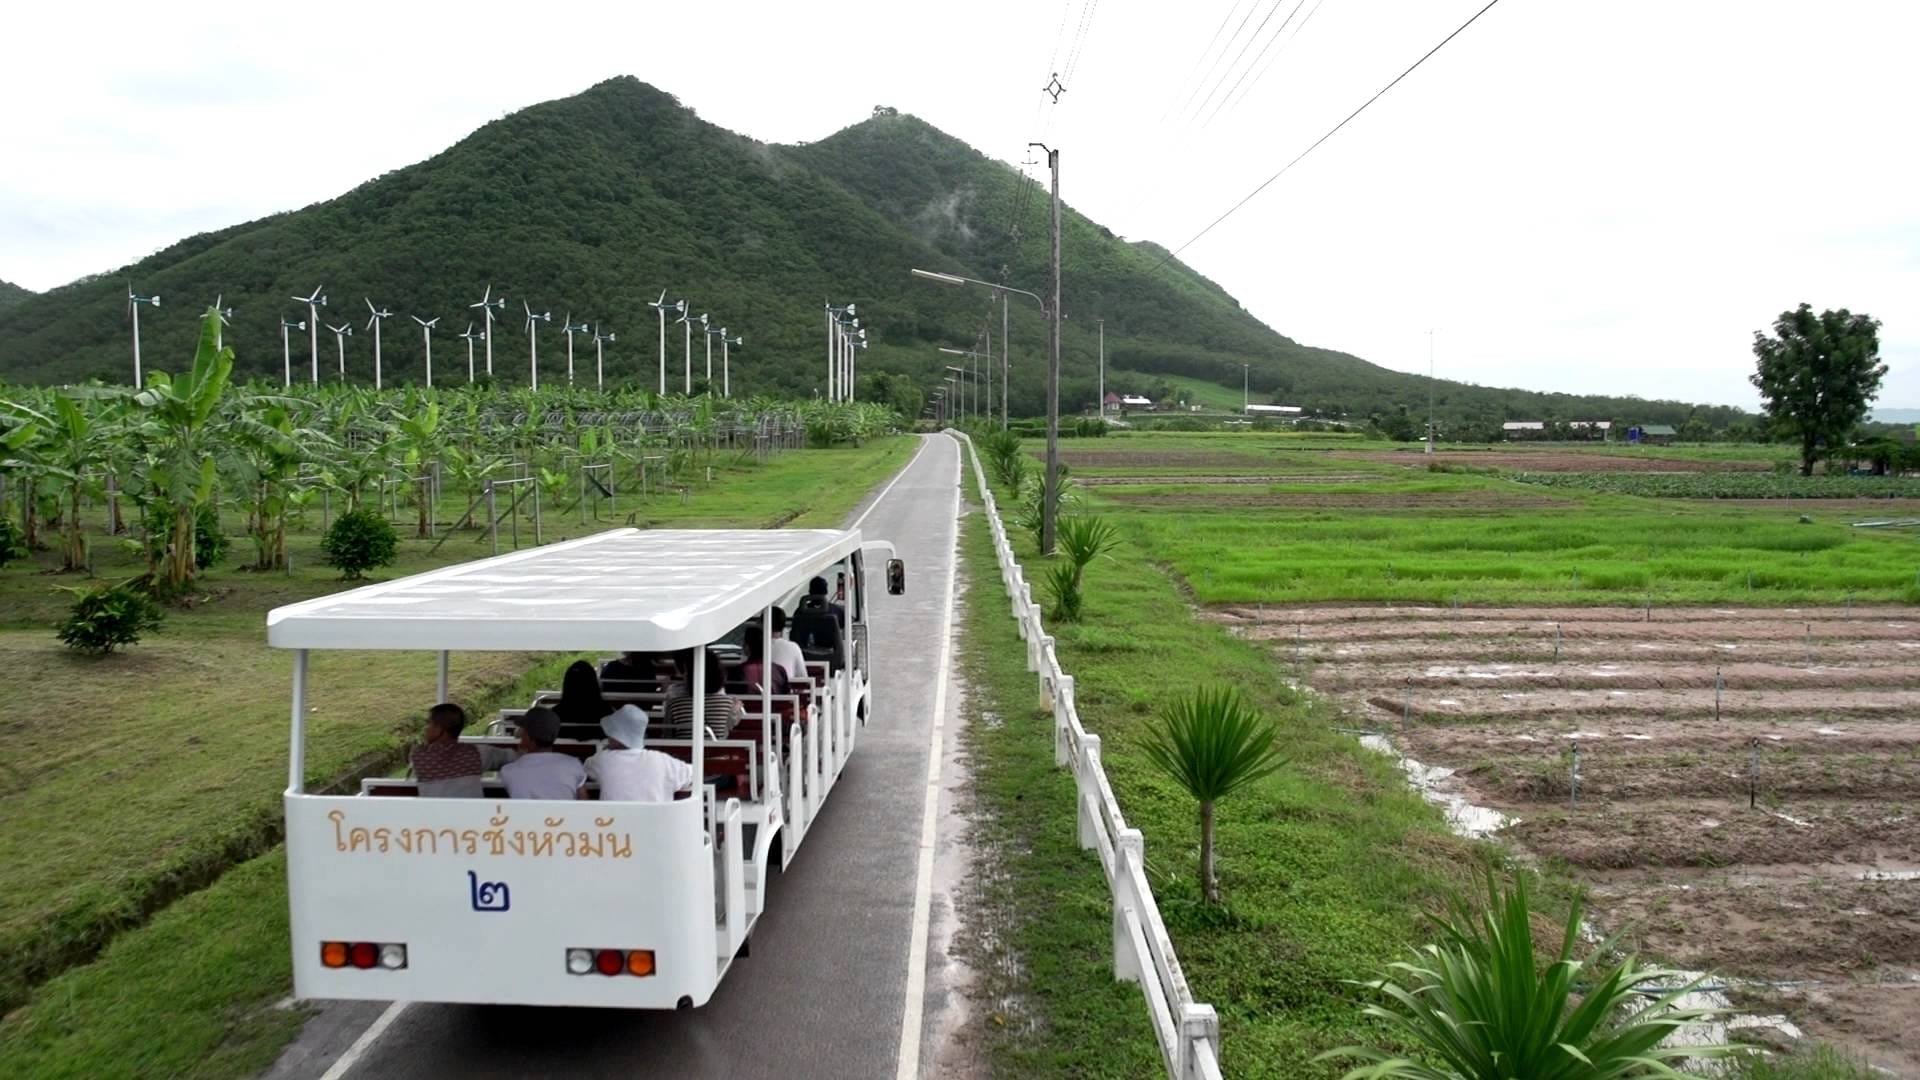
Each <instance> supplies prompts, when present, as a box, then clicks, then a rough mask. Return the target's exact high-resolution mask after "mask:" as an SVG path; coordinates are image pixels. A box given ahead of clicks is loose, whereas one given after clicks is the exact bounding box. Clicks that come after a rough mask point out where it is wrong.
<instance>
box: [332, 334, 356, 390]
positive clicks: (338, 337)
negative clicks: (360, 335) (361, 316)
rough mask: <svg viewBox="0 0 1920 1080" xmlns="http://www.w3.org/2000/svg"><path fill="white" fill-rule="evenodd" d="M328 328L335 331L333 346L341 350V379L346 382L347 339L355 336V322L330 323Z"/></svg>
mask: <svg viewBox="0 0 1920 1080" xmlns="http://www.w3.org/2000/svg"><path fill="white" fill-rule="evenodd" d="M327 329H329V330H331V331H333V346H334V348H336V349H338V350H339V352H340V381H341V382H346V381H347V339H348V338H350V337H352V336H353V324H352V323H341V324H340V325H339V326H333V325H328V327H327Z"/></svg>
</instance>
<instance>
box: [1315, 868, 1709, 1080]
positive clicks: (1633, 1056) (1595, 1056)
mask: <svg viewBox="0 0 1920 1080" xmlns="http://www.w3.org/2000/svg"><path fill="white" fill-rule="evenodd" d="M1487 901H1488V902H1487V907H1486V910H1485V911H1482V912H1474V911H1471V910H1469V909H1468V907H1467V905H1466V903H1465V902H1464V901H1462V900H1461V899H1459V898H1458V897H1455V898H1454V900H1453V901H1452V903H1451V905H1450V907H1451V911H1452V914H1451V917H1450V918H1446V919H1441V918H1435V919H1433V923H1434V926H1435V929H1436V930H1437V931H1438V936H1439V939H1440V940H1439V941H1438V942H1436V943H1435V944H1432V945H1427V946H1424V947H1422V948H1420V949H1417V950H1415V951H1414V955H1413V959H1412V960H1411V961H1410V962H1407V963H1396V964H1394V965H1393V966H1392V970H1393V971H1394V972H1395V973H1396V975H1395V976H1394V978H1389V979H1380V980H1378V981H1377V982H1372V983H1366V984H1363V985H1365V986H1367V987H1368V988H1369V989H1371V990H1373V991H1375V992H1376V993H1379V994H1380V995H1382V996H1383V997H1385V998H1388V999H1390V1000H1389V1001H1388V1003H1387V1004H1385V1005H1382V1004H1370V1005H1368V1006H1366V1008H1365V1012H1366V1014H1367V1015H1368V1016H1371V1017H1373V1018H1374V1019H1376V1020H1380V1021H1382V1022H1384V1023H1385V1024H1386V1025H1387V1027H1388V1028H1389V1029H1390V1030H1392V1031H1393V1032H1394V1033H1395V1034H1396V1035H1398V1036H1400V1038H1401V1040H1402V1041H1403V1042H1405V1043H1406V1044H1407V1045H1408V1046H1411V1047H1413V1048H1414V1050H1413V1053H1412V1055H1411V1056H1401V1055H1394V1054H1389V1053H1387V1052H1385V1051H1382V1050H1378V1049H1374V1048H1372V1047H1355V1046H1348V1047H1342V1048H1340V1049H1338V1050H1330V1051H1328V1052H1327V1053H1325V1054H1322V1055H1320V1057H1321V1058H1322V1059H1324V1058H1336V1057H1347V1058H1356V1057H1357V1058H1361V1059H1363V1060H1365V1061H1367V1062H1369V1063H1370V1064H1368V1065H1365V1066H1363V1067H1361V1068H1358V1069H1355V1070H1353V1071H1352V1072H1349V1073H1348V1074H1347V1075H1346V1077H1345V1078H1344V1080H1362V1078H1366V1080H1376V1078H1381V1080H1383V1078H1406V1080H1508V1078H1510V1077H1534V1078H1539V1080H1610V1078H1613V1077H1622V1078H1625V1077H1634V1078H1641V1077H1680V1076H1682V1075H1683V1074H1682V1073H1679V1072H1677V1071H1676V1070H1675V1069H1674V1068H1673V1066H1672V1064H1670V1063H1671V1062H1676V1061H1679V1060H1682V1059H1685V1058H1717V1057H1725V1056H1726V1055H1728V1054H1730V1053H1732V1052H1733V1050H1732V1048H1731V1047H1728V1046H1720V1045H1715V1046H1661V1045H1660V1044H1661V1043H1662V1042H1664V1041H1665V1040H1666V1039H1667V1037H1668V1036H1670V1035H1672V1034H1673V1032H1674V1029H1675V1028H1678V1027H1680V1026H1681V1025H1683V1024H1689V1023H1693V1022H1695V1021H1698V1020H1700V1019H1703V1018H1704V1017H1706V1016H1708V1015H1710V1014H1711V1010H1707V1009H1682V1008H1679V1007H1678V1006H1677V1002H1678V1001H1679V1000H1680V999H1681V998H1682V997H1683V996H1684V995H1685V994H1687V993H1688V992H1689V991H1691V990H1692V989H1693V988H1694V986H1695V985H1697V984H1698V982H1699V980H1698V979H1695V980H1693V981H1692V982H1687V983H1684V984H1682V983H1681V982H1680V980H1679V978H1678V977H1677V976H1676V975H1674V973H1672V972H1669V971H1662V970H1659V969H1657V968H1647V967H1640V966H1638V965H1637V964H1636V963H1635V962H1634V959H1633V957H1628V958H1627V959H1625V960H1623V961H1621V962H1620V964H1619V965H1618V966H1616V967H1612V968H1595V969H1589V967H1588V965H1587V964H1586V963H1583V962H1582V961H1579V960H1575V959H1574V958H1573V946H1574V942H1575V941H1576V940H1577V939H1578V938H1579V934H1580V904H1579V903H1578V902H1577V901H1576V902H1575V903H1574V905H1573V908H1572V910H1571V911H1569V912H1568V913H1567V926H1566V931H1565V933H1564V934H1563V935H1562V936H1561V939H1560V951H1559V954H1558V955H1557V956H1555V957H1554V959H1553V962H1552V963H1551V964H1549V965H1548V966H1547V968H1546V970H1545V971H1542V970H1541V969H1540V968H1539V966H1538V963H1537V958H1536V957H1535V955H1534V950H1533V926H1532V918H1531V910H1532V909H1531V905H1530V904H1529V903H1528V900H1527V887H1526V879H1525V878H1524V877H1521V878H1518V879H1517V880H1516V881H1515V884H1514V887H1513V890H1512V891H1511V892H1508V893H1505V894H1504V895H1503V894H1502V893H1501V891H1500V888H1499V886H1498V884H1497V883H1496V882H1495V881H1494V877H1493V874H1492V872H1491V871H1489V872H1488V874H1487ZM1612 945H1613V942H1612V941H1611V940H1609V941H1608V942H1606V943H1604V944H1602V945H1601V946H1600V947H1599V948H1597V949H1596V950H1595V951H1594V955H1595V956H1603V955H1606V954H1607V953H1609V952H1610V951H1611V949H1612ZM1396 980H1398V981H1396ZM1316 1060H1318V1059H1316Z"/></svg>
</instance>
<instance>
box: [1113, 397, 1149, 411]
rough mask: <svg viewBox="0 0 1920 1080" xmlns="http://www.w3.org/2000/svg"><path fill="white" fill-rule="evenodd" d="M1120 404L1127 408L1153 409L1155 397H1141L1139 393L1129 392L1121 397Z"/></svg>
mask: <svg viewBox="0 0 1920 1080" xmlns="http://www.w3.org/2000/svg"><path fill="white" fill-rule="evenodd" d="M1120 405H1121V407H1122V408H1126V409H1146V410H1148V411H1152V409H1153V399H1152V398H1148V397H1141V396H1140V395H1139V394H1128V395H1126V396H1125V397H1122V398H1121V399H1120Z"/></svg>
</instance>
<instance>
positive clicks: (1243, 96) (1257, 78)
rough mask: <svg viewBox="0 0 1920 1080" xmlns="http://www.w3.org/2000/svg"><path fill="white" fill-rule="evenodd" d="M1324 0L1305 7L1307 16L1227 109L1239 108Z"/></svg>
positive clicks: (1318, 0)
mask: <svg viewBox="0 0 1920 1080" xmlns="http://www.w3.org/2000/svg"><path fill="white" fill-rule="evenodd" d="M1325 2H1326V0H1313V6H1312V7H1310V8H1308V9H1307V17H1306V18H1304V19H1301V20H1300V25H1298V26H1296V27H1294V28H1293V33H1292V34H1291V35H1289V36H1288V38H1287V40H1286V41H1285V42H1284V43H1282V44H1281V46H1280V51H1279V52H1276V53H1274V54H1273V59H1271V60H1269V61H1267V66H1266V67H1263V68H1261V69H1260V74H1258V75H1255V76H1254V77H1253V82H1251V83H1249V84H1247V88H1246V89H1245V90H1244V91H1242V92H1241V93H1240V96H1239V97H1237V98H1234V99H1233V101H1231V102H1229V103H1228V105H1227V108H1228V109H1229V110H1232V109H1237V108H1239V107H1240V103H1241V102H1243V101H1245V100H1247V95H1249V94H1251V93H1253V91H1254V88H1255V87H1257V86H1259V85H1260V80H1262V79H1264V78H1266V77H1267V72H1269V71H1272V70H1273V66H1274V65H1275V64H1277V63H1279V62H1280V57H1281V55H1282V54H1284V53H1285V52H1286V51H1287V46H1288V45H1291V44H1293V39H1294V38H1297V37H1299V36H1300V32H1301V31H1302V30H1305V29H1306V28H1307V24H1308V23H1310V22H1312V21H1313V17H1314V15H1316V14H1317V13H1318V12H1319V11H1320V5H1321V4H1323V3H1325Z"/></svg>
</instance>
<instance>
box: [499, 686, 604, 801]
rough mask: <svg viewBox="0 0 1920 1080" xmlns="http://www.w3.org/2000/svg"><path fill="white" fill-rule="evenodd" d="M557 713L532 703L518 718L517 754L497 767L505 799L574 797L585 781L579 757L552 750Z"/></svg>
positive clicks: (580, 790) (555, 738) (584, 772)
mask: <svg viewBox="0 0 1920 1080" xmlns="http://www.w3.org/2000/svg"><path fill="white" fill-rule="evenodd" d="M559 737H560V717H559V715H558V714H556V713H555V712H554V711H553V710H552V709H549V708H547V707H546V706H544V705H535V706H534V707H533V708H531V709H528V710H527V712H526V715H524V716H522V717H521V718H520V756H519V757H517V758H515V759H514V760H512V761H511V762H508V763H507V764H505V765H502V766H501V767H500V782H501V783H503V784H505V785H506V786H507V797H508V798H509V799H578V798H580V797H581V795H582V791H583V790H584V789H585V787H586V784H587V771H586V769H585V768H584V767H582V766H581V764H580V759H579V758H576V757H574V756H573V755H572V754H562V753H558V752H556V751H555V750H554V748H553V744H554V741H555V740H557V739H559Z"/></svg>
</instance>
